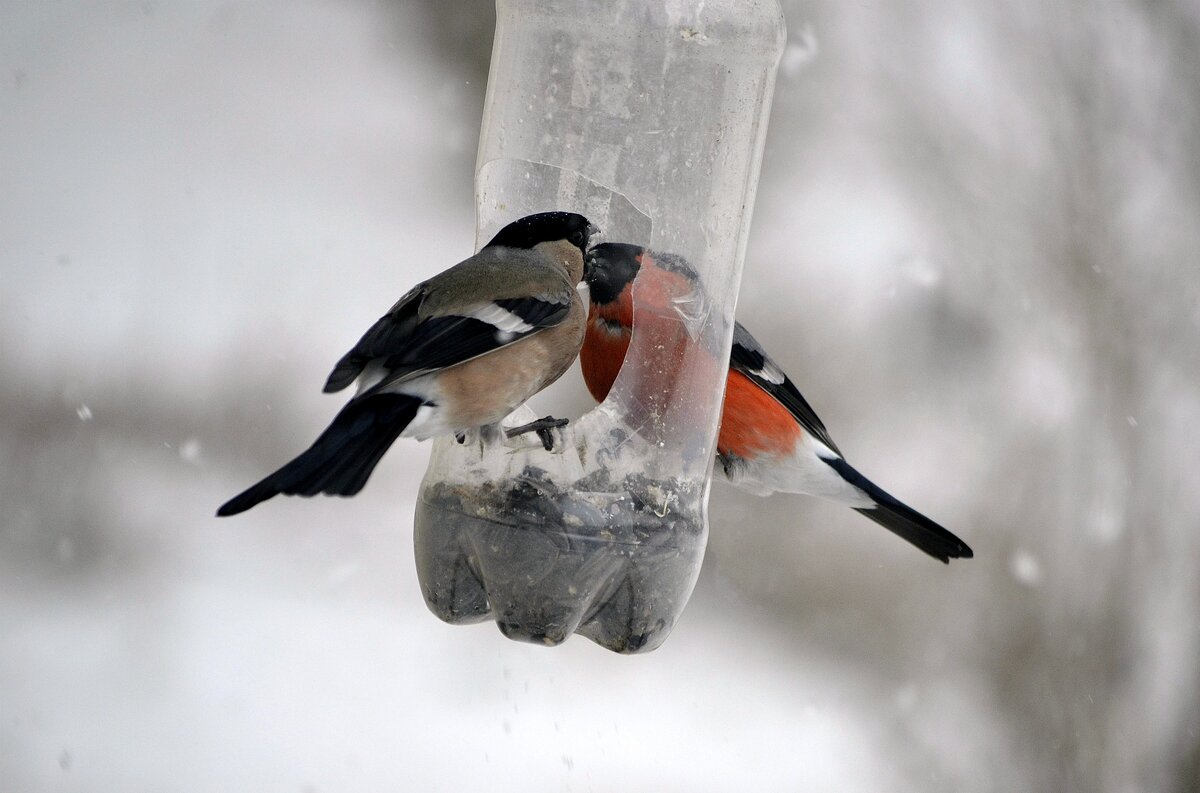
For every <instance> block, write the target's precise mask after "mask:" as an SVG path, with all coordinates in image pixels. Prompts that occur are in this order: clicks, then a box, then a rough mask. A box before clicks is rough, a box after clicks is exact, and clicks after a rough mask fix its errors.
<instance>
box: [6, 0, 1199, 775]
mask: <svg viewBox="0 0 1200 793" xmlns="http://www.w3.org/2000/svg"><path fill="white" fill-rule="evenodd" d="M784 5H785V13H786V15H787V20H788V25H789V30H790V43H789V46H788V50H787V53H786V55H785V57H784V62H783V65H782V68H781V72H780V77H779V83H778V87H777V92H776V101H775V107H774V111H773V115H772V120H771V128H770V132H769V135H768V142H767V150H766V155H765V162H764V171H763V174H764V175H763V179H762V182H761V186H760V190H759V194H758V203H757V210H756V214H755V223H754V229H753V232H752V234H751V242H750V250H749V255H748V258H747V262H746V276H745V280H744V282H743V288H742V297H741V302H740V308H739V315H740V316H742V317H743V319H746V320H747V324H748V325H749V326H750V328H751V330H753V331H754V333H755V334H756V335H757V336H758V337H759V338H760V339H761V340H762V341H763V342H764V343H765V344H766V345H767V346H768V348H769V349H770V350H771V351H772V352H773V354H774V355H775V357H776V358H777V359H778V360H779V361H780V362H781V363H782V364H783V365H784V366H785V368H786V369H787V370H788V371H789V372H790V373H791V375H792V377H793V379H795V380H796V381H797V383H798V384H799V385H800V387H801V389H802V390H803V391H804V393H805V395H806V396H807V397H808V398H809V400H810V401H811V402H812V403H813V405H814V407H816V409H817V410H818V412H819V413H820V414H821V415H822V417H823V418H824V419H825V421H826V424H827V425H828V426H829V428H830V430H831V432H832V434H833V436H834V438H835V439H836V440H837V441H838V443H839V445H840V446H841V447H842V449H843V450H844V451H845V452H846V453H847V456H848V458H849V459H850V460H851V462H853V463H854V464H855V465H856V466H858V467H860V468H861V469H862V470H863V471H864V472H866V473H867V474H868V475H870V476H872V477H873V478H874V479H876V481H878V482H879V483H880V484H882V485H883V486H884V487H886V488H888V489H889V490H891V491H892V492H893V493H895V494H896V495H897V496H899V497H901V498H902V499H904V500H905V501H907V502H909V503H910V504H912V505H913V506H915V507H916V508H918V509H920V510H922V511H924V512H926V513H928V514H929V515H930V516H932V517H934V518H935V519H937V520H939V521H940V522H942V523H944V524H945V525H946V526H948V527H949V528H951V529H952V530H954V531H955V532H957V533H958V534H960V535H961V536H962V537H963V538H964V539H966V540H967V541H968V542H969V543H970V544H971V545H972V546H973V547H974V549H975V552H976V558H975V559H974V560H972V561H966V562H958V563H955V564H953V565H951V566H949V567H943V566H941V565H939V564H937V563H936V562H933V561H931V560H930V559H928V558H926V557H925V556H923V555H922V554H920V553H918V552H917V551H915V550H913V549H911V548H910V547H908V546H907V545H905V544H904V543H902V542H900V541H899V540H897V539H895V538H894V537H892V536H891V535H888V534H887V533H886V532H884V531H883V530H882V529H879V528H878V527H877V526H875V525H874V524H871V523H869V522H868V521H866V520H865V519H864V518H862V517H860V516H858V515H856V514H854V513H853V512H850V511H849V510H844V509H840V508H838V507H835V506H830V505H825V504H821V503H817V502H815V501H812V500H808V499H803V498H800V497H789V496H777V497H774V498H772V499H769V500H760V499H755V498H753V497H750V496H744V495H742V494H740V493H737V492H735V491H733V490H731V489H728V488H724V487H716V488H714V491H713V499H712V507H711V523H712V537H711V541H710V544H709V552H708V556H707V560H706V563H705V568H704V571H703V574H702V576H701V579H700V583H699V585H698V587H697V591H696V594H695V596H694V597H693V599H692V602H691V604H690V605H689V607H688V609H687V611H686V612H685V614H684V617H683V619H682V620H681V622H680V623H679V625H678V626H677V627H676V629H675V632H674V633H673V635H672V636H671V638H670V639H668V640H667V642H666V644H665V645H664V646H663V647H662V648H661V649H660V650H658V651H655V652H653V653H651V654H649V655H646V656H635V657H622V656H617V655H614V654H612V653H609V652H607V651H605V650H602V649H600V648H599V647H597V646H596V645H594V644H592V643H590V642H588V641H586V640H584V639H581V638H575V639H573V640H571V641H570V642H568V643H567V644H566V645H564V646H562V647H560V648H557V649H553V650H548V649H546V648H542V647H533V646H527V645H522V644H517V643H514V642H510V641H507V640H505V639H504V638H502V637H501V636H500V634H499V632H498V631H496V630H495V628H494V627H492V626H490V625H486V624H485V625H482V626H474V627H469V628H461V627H459V628H455V627H450V626H447V625H444V624H442V623H440V622H438V621H437V620H436V619H435V618H434V617H433V616H432V615H430V614H429V613H428V611H427V610H426V607H425V605H424V603H423V601H422V600H421V595H420V592H419V590H418V588H417V583H416V579H415V574H414V569H413V558H412V545H411V543H412V540H411V531H412V529H411V519H412V511H413V499H414V496H415V494H416V490H417V485H418V482H419V479H420V476H421V474H422V473H423V470H424V463H425V459H426V455H427V454H428V448H427V447H426V446H425V445H421V444H417V443H414V442H411V441H402V442H401V443H400V444H398V445H397V446H396V447H395V451H393V453H392V454H391V455H389V457H388V458H386V459H385V461H384V463H383V464H382V465H381V466H380V468H379V469H378V470H377V472H376V474H375V477H374V478H373V480H372V482H371V485H370V486H369V487H368V488H367V489H366V490H365V491H364V492H363V493H362V494H361V495H360V496H359V497H357V498H355V499H352V500H348V501H347V500H340V499H317V500H299V499H276V500H274V501H272V502H270V503H269V504H267V505H264V506H263V507H260V508H258V509H256V510H254V511H253V512H251V513H249V514H247V515H246V516H244V517H242V518H238V519H234V520H228V521H217V520H215V519H214V518H213V517H212V513H213V510H214V509H215V508H216V506H217V505H218V504H220V503H221V502H222V501H224V500H225V499H226V498H227V497H229V496H230V495H232V494H233V493H235V492H237V491H238V490H240V489H241V488H242V487H244V486H246V485H248V484H249V483H251V482H252V481H254V480H255V479H257V478H258V477H259V476H261V475H262V474H264V473H266V472H268V471H269V470H271V469H273V468H274V467H275V466H277V465H278V464H280V463H282V462H283V461H285V460H286V459H288V458H289V457H290V456H291V455H292V454H294V453H295V452H297V451H299V450H300V449H302V448H303V447H304V446H306V445H307V444H308V443H309V442H310V441H311V440H312V438H313V437H314V435H315V433H316V432H317V431H319V430H320V429H321V428H322V427H324V425H325V423H326V422H327V420H328V419H329V418H330V416H332V414H333V412H334V411H335V410H336V408H337V406H338V405H339V404H340V400H338V399H336V398H331V397H325V396H322V395H321V394H320V393H319V391H320V386H321V384H322V382H323V379H324V377H325V375H326V374H327V372H328V369H329V367H330V365H331V364H332V363H333V362H334V361H335V360H336V359H337V358H338V356H340V355H341V353H342V352H344V351H345V349H346V348H348V347H349V346H350V345H351V344H352V343H353V342H354V341H355V340H356V339H357V338H358V336H359V334H360V333H361V332H362V330H363V329H364V328H365V327H366V326H367V325H368V324H369V323H370V322H371V321H373V320H374V319H375V318H376V317H377V316H378V315H379V314H380V313H382V312H383V311H384V310H385V309H386V308H387V307H388V306H389V305H390V304H391V303H392V301H393V300H394V299H395V298H396V297H397V296H399V295H400V294H401V293H402V292H403V291H404V290H406V289H407V288H408V287H409V286H411V285H412V284H413V283H415V282H416V281H418V280H420V279H421V278H424V277H426V276H428V275H431V274H432V273H434V272H436V271H438V270H441V269H443V268H444V267H446V266H448V265H449V264H451V263H453V262H455V261H458V260H459V259H461V258H462V257H464V256H466V255H467V254H469V253H470V251H471V247H472V240H473V209H472V187H471V179H472V170H473V165H474V152H475V143H476V140H477V136H478V128H479V112H480V108H481V106H482V98H483V91H484V88H485V83H486V75H487V60H488V53H489V48H490V39H491V33H492V25H493V12H492V8H491V6H490V4H489V3H487V2H483V1H482V0H478V1H473V2H454V3H447V2H432V1H431V2H424V3H418V2H392V3H388V2H368V1H367V0H294V1H293V2H282V0H260V1H259V2H251V3H233V2H208V1H205V2H199V1H197V2H193V3H182V2H166V1H165V0H131V1H129V2H125V1H123V0H108V1H106V2H62V3H59V2H37V3H33V2H26V3H19V2H5V3H2V4H0V275H2V277H3V286H2V287H0V410H2V413H0V415H3V422H2V423H0V461H2V464H3V469H2V473H0V515H2V516H3V518H2V522H0V789H3V790H5V791H94V790H114V791H116V790H121V791H161V790H172V791H175V790H178V791H211V790H255V791H293V792H294V793H300V792H302V791H310V792H315V791H340V790H361V791H372V790H380V791H382V790H398V789H407V790H461V789H483V790H613V789H617V788H622V789H628V790H654V791H667V790H679V791H700V790H738V789H742V790H744V789H764V790H837V791H864V792H866V791H883V790H886V791H947V792H949V791H1016V790H1054V791H1114V792H1115V791H1120V792H1122V793H1124V792H1127V791H1164V792H1166V791H1192V790H1196V789H1197V788H1198V787H1200V737H1198V736H1200V696H1198V681H1200V669H1198V665H1197V653H1198V651H1200V617H1198V616H1197V615H1198V614H1200V574H1198V572H1197V567H1198V563H1200V481H1197V476H1196V473H1195V472H1196V470H1197V468H1198V466H1200V444H1198V443H1197V435H1198V432H1200V271H1198V265H1200V144H1198V143H1197V141H1200V88H1198V86H1200V9H1198V8H1197V6H1196V5H1195V4H1194V3H1193V2H1189V0H1100V1H1099V2H1091V3H1085V2H1082V0H1051V2H1035V0H1018V1H1017V2H1015V3H1008V4H1003V5H996V4H993V3H987V2H982V0H971V1H970V2H950V0H922V1H921V2H914V3H905V4H847V3H838V2H832V1H830V0H813V1H812V2H803V3H802V2H786V3H785V4H784ZM568 377H569V378H570V379H569V381H568V384H567V385H566V386H564V393H565V396H564V397H563V398H565V399H570V400H574V402H575V404H576V405H577V406H578V409H579V410H582V409H584V407H585V406H586V399H585V393H584V391H583V388H582V384H581V382H580V378H579V376H578V373H577V371H575V372H572V373H571V374H570V375H569V376H568Z"/></svg>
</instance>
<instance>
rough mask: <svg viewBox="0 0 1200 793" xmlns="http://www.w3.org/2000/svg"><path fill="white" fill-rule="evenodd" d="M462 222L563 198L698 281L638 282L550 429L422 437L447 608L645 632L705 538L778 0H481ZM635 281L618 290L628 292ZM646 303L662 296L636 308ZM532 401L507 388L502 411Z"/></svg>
mask: <svg viewBox="0 0 1200 793" xmlns="http://www.w3.org/2000/svg"><path fill="white" fill-rule="evenodd" d="M496 5H497V8H496V12H497V13H496V37H495V43H494V45H493V50H492V63H491V73H490V75H489V78H488V88H487V99H486V101H485V107H484V114H483V127H482V132H481V136H480V142H479V155H478V160H477V166H476V177H475V179H476V182H475V193H476V211H477V241H478V243H479V244H480V245H482V244H484V243H485V242H486V241H487V240H488V239H490V237H491V236H492V235H493V234H494V233H495V232H496V231H497V230H498V229H500V228H501V227H502V226H504V225H505V224H506V223H508V222H509V221H511V220H514V219H516V218H519V217H521V216H523V215H528V214H531V213H533V212H541V211H547V210H556V209H557V210H565V211H572V212H579V213H581V214H583V215H585V216H587V217H588V218H589V219H590V220H591V221H592V222H593V223H595V224H596V225H598V226H599V227H600V228H601V229H602V232H603V234H602V237H603V239H604V240H606V241H610V242H630V243H636V244H639V245H645V246H648V247H650V248H653V249H655V250H659V251H670V252H672V253H675V254H678V255H680V256H683V257H685V258H686V260H687V261H688V262H690V263H691V265H692V267H693V268H694V269H695V270H696V271H697V272H698V273H699V275H700V278H701V281H702V283H703V284H704V288H703V289H702V290H700V289H698V290H696V291H695V292H693V293H692V294H690V295H686V296H683V297H681V298H678V299H675V300H673V301H669V302H668V303H667V305H666V307H665V308H661V309H659V308H651V307H649V306H648V304H647V303H645V302H644V301H642V302H639V309H638V310H639V320H638V323H637V324H636V325H635V327H634V329H633V337H632V340H631V343H630V347H629V353H628V354H627V356H626V360H625V364H624V366H623V367H622V369H621V372H620V374H619V376H618V378H617V380H616V383H615V384H614V386H613V388H612V390H611V392H610V393H609V396H608V398H607V399H606V400H605V401H604V403H603V404H602V405H600V406H599V407H598V408H596V409H595V410H593V411H591V412H589V413H588V414H586V415H584V416H583V417H581V418H580V419H578V420H575V421H573V422H572V423H571V424H570V425H569V426H567V427H566V428H565V429H563V430H562V431H561V433H560V435H559V436H558V437H559V440H558V442H557V443H556V445H555V447H554V449H553V451H549V452H548V451H546V450H545V449H544V448H543V447H542V445H541V443H540V442H539V441H538V440H537V438H536V437H534V436H532V435H524V436H518V437H517V438H514V439H511V440H510V439H502V440H499V441H484V440H483V439H481V438H477V437H469V438H466V439H465V442H459V441H458V440H456V439H454V438H442V439H439V440H437V441H436V442H435V444H434V450H433V455H432V458H431V460H430V463H429V470H428V472H427V473H426V475H425V479H424V481H423V483H422V485H421V491H420V496H419V499H418V504H417V511H416V527H415V535H414V541H415V544H416V558H417V573H418V577H419V579H420V583H421V588H422V592H423V594H424V596H425V601H426V603H427V604H428V605H429V607H430V609H431V610H432V611H433V612H434V614H436V615H437V616H438V617H440V618H441V619H443V620H445V621H447V622H451V623H470V622H478V621H481V620H484V619H487V618H489V617H490V618H492V619H494V620H495V621H496V623H497V624H498V626H499V627H500V629H501V631H503V632H504V634H505V635H506V636H509V637H510V638H514V639H522V640H527V641H534V642H544V643H546V644H558V643H560V642H562V641H564V640H565V639H567V638H568V637H569V636H570V635H571V634H572V633H580V634H582V635H584V636H587V637H588V638H590V639H592V640H594V641H596V642H598V643H599V644H601V645H603V646H604V647H607V648H609V649H611V650H615V651H618V652H638V651H646V650H651V649H653V648H655V647H657V646H658V645H660V644H661V643H662V642H663V640H664V639H665V638H666V636H667V634H668V633H669V632H670V630H671V628H672V627H673V625H674V624H675V621H676V619H677V618H678V617H679V614H680V612H681V611H682V610H683V607H684V605H685V603H686V602H687V599H688V597H689V596H690V595H691V591H692V588H693V586H694V585H695V582H696V577H697V575H698V574H699V571H700V563H701V560H702V558H703V554H704V546H705V542H706V540H707V536H708V518H707V501H708V488H709V481H710V475H711V471H712V461H713V447H714V444H715V440H716V434H717V426H718V423H719V420H720V410H721V397H722V390H723V388H724V384H725V378H724V376H723V374H721V373H723V371H724V361H725V360H726V359H727V357H728V353H729V346H730V338H731V334H732V327H733V311H734V306H735V304H736V301H737V290H738V285H739V282H740V279H741V268H742V258H743V255H744V252H745V246H746V236H747V233H748V231H749V225H750V210H751V207H752V206H753V203H754V193H755V189H756V186H757V182H758V171H759V164H760V161H761V156H762V146H763V139H764V137H765V133H766V120H767V113H768V110H769V107H770V99H771V94H772V91H773V88H774V81H775V68H776V65H777V63H778V61H779V56H780V54H781V52H782V49H783V44H784V38H785V34H784V26H783V17H782V14H781V12H780V9H779V5H778V2H777V0H665V2H664V0H613V1H612V2H604V3H595V2H588V1H587V0H498V1H497V4H496ZM637 289H638V285H637V284H636V283H635V285H634V290H635V291H634V299H635V301H637V300H638V292H637ZM646 311H658V312H659V313H658V314H655V315H654V316H653V317H652V319H653V322H650V321H647V320H645V319H644V318H645V317H647V316H648V315H647V314H646V313H645V312H646ZM533 418H535V416H534V414H533V413H532V411H530V410H529V409H528V408H521V409H520V410H518V411H517V412H516V413H514V414H513V415H512V416H511V417H510V418H509V419H508V421H507V422H506V423H507V424H509V425H510V426H515V425H519V424H525V423H527V422H528V421H530V420H532V419H533Z"/></svg>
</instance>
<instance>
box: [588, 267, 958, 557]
mask: <svg viewBox="0 0 1200 793" xmlns="http://www.w3.org/2000/svg"><path fill="white" fill-rule="evenodd" d="M584 278H585V280H586V281H587V283H588V287H589V288H590V290H591V307H590V309H589V312H588V322H587V333H586V335H585V337H584V342H583V348H582V349H581V350H580V352H579V362H580V365H581V366H582V368H583V379H584V382H585V383H586V384H587V387H588V391H590V392H591V394H592V396H593V397H594V398H595V399H596V401H597V402H600V401H603V400H604V398H605V397H606V396H607V395H608V392H609V389H611V388H612V384H613V381H614V380H616V377H617V373H618V372H619V371H620V369H621V364H622V363H623V362H624V360H625V354H626V350H627V349H628V347H629V341H630V335H631V328H632V325H633V320H634V312H635V310H637V312H638V313H637V317H638V322H639V323H641V322H642V317H643V312H642V311H641V310H640V306H641V305H643V304H644V302H645V301H646V300H649V301H652V302H653V301H658V302H662V301H664V300H668V299H670V295H672V294H678V295H682V294H687V293H689V292H694V291H695V290H696V289H697V288H699V285H698V283H697V276H696V273H695V270H693V269H692V268H691V267H690V266H689V265H688V264H687V263H686V261H684V260H683V259H682V257H679V256H676V255H672V254H655V253H652V252H651V251H648V250H646V249H644V248H642V247H639V246H636V245H629V244H625V243H604V244H601V245H597V246H596V247H594V248H592V250H591V251H589V252H588V254H587V257H586V259H585V265H584ZM635 278H636V279H637V295H638V305H637V306H635V305H634V301H633V288H632V284H633V281H634V279H635ZM643 296H645V297H643ZM639 327H640V326H639ZM717 455H718V457H717V459H718V461H719V462H720V463H721V467H722V469H723V470H724V473H725V475H726V477H727V478H728V480H729V481H730V482H731V483H732V484H734V485H736V486H738V487H741V488H743V489H745V490H748V491H750V492H752V493H756V494H758V495H769V494H770V493H774V492H776V491H782V492H787V493H804V494H807V495H812V496H819V497H821V498H826V499H830V500H832V501H836V502H838V503H840V504H846V505H848V506H850V507H853V508H854V509H855V510H857V511H859V512H861V513H862V514H864V515H866V516H867V517H868V518H870V519H871V520H873V521H875V522H876V523H878V524H880V525H882V526H884V527H885V528H887V529H890V530H891V531H893V532H895V533H896V534H898V535H900V536H901V537H903V538H904V539H906V540H908V541H909V542H911V543H912V544H913V545H915V546H917V547H918V548H920V549H921V550H922V551H924V552H925V553H927V554H929V555H930V556H932V557H934V558H935V559H940V560H941V561H943V562H949V560H950V559H952V558H955V559H957V558H970V557H971V556H973V553H972V551H971V549H970V548H969V547H968V546H967V544H966V543H964V542H963V541H962V540H960V539H959V538H958V537H956V536H954V535H953V534H951V533H950V532H949V531H947V530H946V529H944V528H942V527H941V526H939V525H938V524H936V523H934V522H933V521H932V520H930V519H929V518H927V517H925V516H924V515H922V514H920V513H918V512H916V511H915V510H913V509H911V508H909V507H908V506H906V505H904V504H902V503H901V502H900V501H898V500H896V499H895V498H893V497H892V496H890V495H889V494H888V493H886V492H884V491H883V490H882V489H880V488H879V487H878V486H876V485H875V484H874V483H873V482H871V481H870V480H868V479H867V478H866V477H865V476H863V475H862V474H860V473H859V472H858V471H856V470H855V469H854V468H852V467H851V466H850V464H849V463H847V462H846V461H845V460H844V459H842V454H841V452H840V451H839V450H838V447H837V445H836V444H835V443H834V442H833V439H832V438H830V437H829V433H828V431H827V430H826V429H825V425H824V424H822V423H821V420H820V419H819V418H817V414H816V413H815V412H813V409H812V407H810V406H809V404H808V402H806V401H805V399H804V397H803V396H801V395H800V392H799V391H798V390H797V389H796V386H795V385H793V384H792V381H791V380H790V379H789V378H788V376H787V375H786V374H784V372H783V370H782V369H780V368H779V365H778V364H776V363H775V362H774V361H773V360H771V358H770V356H768V355H767V353H766V352H765V351H764V350H763V348H762V346H761V345H760V344H759V343H758V342H757V341H756V340H755V338H754V337H753V336H751V335H750V333H749V332H748V331H747V330H746V329H745V328H743V327H742V325H741V323H736V324H735V325H734V333H733V349H732V351H731V354H730V360H729V369H728V374H727V375H726V381H725V404H724V410H723V413H722V416H721V428H720V432H719V435H718V438H717Z"/></svg>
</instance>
